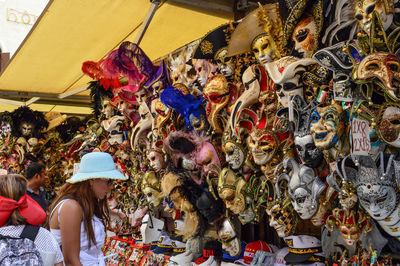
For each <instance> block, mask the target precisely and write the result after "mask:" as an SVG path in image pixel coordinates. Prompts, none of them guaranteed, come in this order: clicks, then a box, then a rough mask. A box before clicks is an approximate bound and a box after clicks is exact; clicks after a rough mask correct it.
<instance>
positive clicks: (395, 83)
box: [357, 52, 400, 100]
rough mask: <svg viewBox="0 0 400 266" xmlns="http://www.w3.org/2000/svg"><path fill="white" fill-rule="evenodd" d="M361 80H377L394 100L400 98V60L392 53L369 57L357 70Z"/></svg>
mask: <svg viewBox="0 0 400 266" xmlns="http://www.w3.org/2000/svg"><path fill="white" fill-rule="evenodd" d="M357 78H358V79H359V80H363V81H366V80H376V82H378V83H380V84H382V85H383V86H381V87H383V88H384V89H385V91H386V92H387V93H388V94H389V95H390V96H391V97H392V98H393V99H397V100H398V99H399V98H400V91H399V89H400V58H399V57H398V56H397V55H394V54H390V53H383V52H380V53H373V54H369V55H367V56H366V57H365V58H364V59H363V60H362V61H361V63H360V64H359V66H358V69H357Z"/></svg>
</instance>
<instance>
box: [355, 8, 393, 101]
mask: <svg viewBox="0 0 400 266" xmlns="http://www.w3.org/2000/svg"><path fill="white" fill-rule="evenodd" d="M399 48H400V42H399V34H391V35H389V36H386V33H385V31H383V28H382V25H381V22H380V20H379V18H378V17H377V15H376V13H375V12H373V13H372V26H371V33H370V35H369V36H360V37H359V38H358V40H357V42H353V43H351V44H349V45H348V51H349V53H350V55H351V58H352V59H353V62H354V70H353V79H354V80H355V82H356V83H358V84H360V85H364V84H365V85H364V87H366V88H367V91H366V92H365V89H363V90H362V92H364V93H365V94H366V97H367V99H368V100H369V101H372V102H373V101H374V99H372V93H373V92H376V93H378V94H383V95H384V96H385V97H386V99H387V100H389V101H396V102H398V101H400V58H399V56H400V49H399Z"/></svg>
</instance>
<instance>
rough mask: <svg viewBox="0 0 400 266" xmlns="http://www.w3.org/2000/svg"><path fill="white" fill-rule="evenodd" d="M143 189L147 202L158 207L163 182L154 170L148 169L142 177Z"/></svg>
mask: <svg viewBox="0 0 400 266" xmlns="http://www.w3.org/2000/svg"><path fill="white" fill-rule="evenodd" d="M141 186H142V189H141V190H142V191H143V194H144V195H145V196H146V198H147V202H148V203H149V204H150V206H152V207H155V208H157V207H158V206H159V205H160V202H161V199H162V194H161V187H160V186H161V182H160V180H159V179H158V177H157V175H156V173H155V172H153V171H147V172H146V173H145V174H144V175H143V178H142V184H141Z"/></svg>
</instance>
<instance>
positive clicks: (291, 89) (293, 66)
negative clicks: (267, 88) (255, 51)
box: [265, 56, 316, 107]
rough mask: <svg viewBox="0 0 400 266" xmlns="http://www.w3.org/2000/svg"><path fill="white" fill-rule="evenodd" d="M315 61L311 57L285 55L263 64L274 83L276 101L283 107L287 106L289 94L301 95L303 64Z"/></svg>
mask: <svg viewBox="0 0 400 266" xmlns="http://www.w3.org/2000/svg"><path fill="white" fill-rule="evenodd" d="M315 63H316V62H315V61H314V60H313V59H311V58H305V59H299V58H296V57H293V56H286V57H283V58H281V59H279V60H277V61H274V62H271V63H267V64H266V65H265V70H266V71H267V73H268V75H269V76H270V77H271V79H272V80H273V81H274V83H275V86H276V93H277V96H278V101H279V103H280V104H281V105H282V106H283V107H288V106H289V100H290V97H291V96H293V95H299V96H301V97H303V84H302V82H301V80H300V75H301V73H302V72H304V71H305V66H308V65H310V64H315Z"/></svg>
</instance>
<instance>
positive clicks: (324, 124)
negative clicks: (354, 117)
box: [310, 104, 344, 150]
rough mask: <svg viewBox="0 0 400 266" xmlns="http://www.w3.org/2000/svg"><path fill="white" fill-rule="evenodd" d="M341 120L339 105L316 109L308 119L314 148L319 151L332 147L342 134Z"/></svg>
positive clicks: (342, 117)
mask: <svg viewBox="0 0 400 266" xmlns="http://www.w3.org/2000/svg"><path fill="white" fill-rule="evenodd" d="M343 120H344V113H343V109H342V108H341V106H340V105H338V104H334V105H331V106H326V107H317V108H316V109H315V110H314V112H313V113H312V114H311V117H310V132H311V134H312V136H313V139H314V143H315V146H316V147H317V148H319V149H321V150H328V149H330V148H332V147H334V146H335V145H336V143H337V142H338V141H339V139H340V138H341V136H342V135H343V133H344V121H343Z"/></svg>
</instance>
